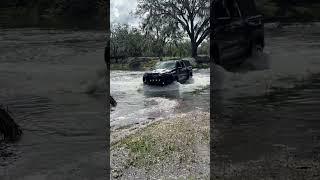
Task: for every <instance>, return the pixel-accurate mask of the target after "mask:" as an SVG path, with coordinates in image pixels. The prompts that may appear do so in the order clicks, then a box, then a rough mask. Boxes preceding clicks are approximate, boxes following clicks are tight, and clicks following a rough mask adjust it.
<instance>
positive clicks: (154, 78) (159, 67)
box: [143, 60, 192, 86]
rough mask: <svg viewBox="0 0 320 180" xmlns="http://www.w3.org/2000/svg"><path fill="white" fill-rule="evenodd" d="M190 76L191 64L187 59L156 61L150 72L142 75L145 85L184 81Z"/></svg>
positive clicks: (162, 84)
mask: <svg viewBox="0 0 320 180" xmlns="http://www.w3.org/2000/svg"><path fill="white" fill-rule="evenodd" d="M190 76H192V66H191V64H190V62H189V61H187V60H170V61H162V62H158V63H157V64H156V65H155V67H154V68H153V70H152V71H151V72H146V73H144V75H143V83H144V84H147V85H160V86H164V85H168V84H171V83H172V82H174V81H178V82H180V83H184V82H185V81H187V80H188V79H189V78H190Z"/></svg>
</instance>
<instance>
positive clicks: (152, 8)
mask: <svg viewBox="0 0 320 180" xmlns="http://www.w3.org/2000/svg"><path fill="white" fill-rule="evenodd" d="M209 8H210V3H209V0H139V1H138V7H137V10H136V14H137V15H140V17H142V18H143V22H144V23H145V24H148V25H149V26H154V27H155V26H158V25H159V23H158V22H161V21H160V20H165V22H166V24H167V23H169V24H170V25H171V27H173V26H175V27H177V28H182V29H183V30H184V31H185V32H186V33H187V35H188V36H189V38H190V43H191V49H192V57H196V56H197V50H198V47H199V45H200V44H201V43H202V42H203V40H204V39H205V38H206V37H207V36H208V35H209V33H210V31H209V21H210V15H209ZM162 22H163V21H162Z"/></svg>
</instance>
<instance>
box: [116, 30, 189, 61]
mask: <svg viewBox="0 0 320 180" xmlns="http://www.w3.org/2000/svg"><path fill="white" fill-rule="evenodd" d="M162 36H163V34H154V33H148V32H145V31H143V29H139V28H135V27H130V26H129V25H126V24H123V25H121V24H116V25H113V26H112V28H111V37H110V54H111V57H112V58H114V59H116V61H117V59H125V58H128V57H141V56H143V57H159V58H162V57H165V56H171V57H187V56H190V55H191V46H190V42H189V41H187V40H183V39H182V38H181V39H180V38H176V39H173V38H168V37H167V38H168V39H166V38H164V37H162ZM164 36H166V35H164ZM159 39H162V40H159ZM163 39H166V40H165V41H163Z"/></svg>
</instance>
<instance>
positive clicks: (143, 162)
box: [111, 112, 210, 179]
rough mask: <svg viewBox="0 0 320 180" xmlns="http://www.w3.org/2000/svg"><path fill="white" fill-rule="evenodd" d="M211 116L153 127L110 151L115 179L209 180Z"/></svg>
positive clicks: (192, 115) (193, 116) (200, 114)
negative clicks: (172, 179)
mask: <svg viewBox="0 0 320 180" xmlns="http://www.w3.org/2000/svg"><path fill="white" fill-rule="evenodd" d="M209 159H210V158H209V113H203V112H191V113H188V114H183V115H179V116H177V117H175V118H173V119H169V120H165V121H160V122H157V123H154V124H152V125H150V126H147V127H146V128H144V129H142V130H140V131H138V132H137V133H136V134H133V135H130V136H129V137H127V138H124V139H122V140H120V141H119V142H117V143H115V144H114V145H113V146H112V148H111V165H112V177H113V178H114V179H128V178H133V177H135V178H142V179H150V178H160V179H170V177H180V178H183V179H209Z"/></svg>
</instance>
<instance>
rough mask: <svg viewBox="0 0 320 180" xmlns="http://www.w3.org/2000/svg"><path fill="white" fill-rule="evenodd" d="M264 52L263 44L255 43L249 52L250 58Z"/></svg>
mask: <svg viewBox="0 0 320 180" xmlns="http://www.w3.org/2000/svg"><path fill="white" fill-rule="evenodd" d="M262 52H263V46H262V44H261V43H257V42H253V43H252V45H251V49H250V50H249V54H248V55H249V56H255V55H258V54H261V53H262Z"/></svg>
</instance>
